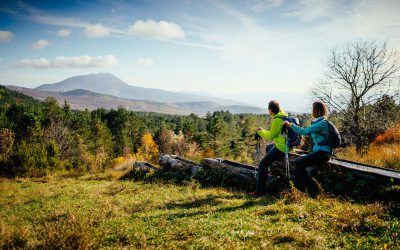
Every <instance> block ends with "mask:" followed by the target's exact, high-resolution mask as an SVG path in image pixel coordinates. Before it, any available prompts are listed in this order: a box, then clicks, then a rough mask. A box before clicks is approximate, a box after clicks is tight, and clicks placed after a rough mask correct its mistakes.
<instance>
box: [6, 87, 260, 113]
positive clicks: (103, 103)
mask: <svg viewBox="0 0 400 250" xmlns="http://www.w3.org/2000/svg"><path fill="white" fill-rule="evenodd" d="M4 87H6V88H7V89H10V90H13V91H17V92H20V93H23V94H25V95H28V96H32V97H33V98H35V99H37V100H41V101H43V100H44V99H45V98H46V97H48V96H51V97H54V98H55V99H56V100H57V101H58V102H59V103H60V104H62V103H64V101H65V100H66V101H67V102H68V103H69V104H70V105H71V107H72V108H73V109H78V110H83V109H91V110H93V109H97V108H101V107H102V108H106V109H116V108H118V107H124V108H126V109H127V110H131V111H142V112H156V113H166V114H176V115H189V114H191V113H195V114H197V115H200V116H204V115H205V114H206V113H207V112H214V111H220V110H228V111H230V112H231V113H253V114H264V113H265V111H264V110H263V109H261V108H257V107H252V106H240V105H231V106H223V105H220V104H218V103H216V102H212V101H208V102H186V103H165V102H156V101H145V100H132V99H125V98H120V97H116V96H112V95H105V94H100V93H95V92H91V91H88V90H84V89H75V90H71V91H66V92H52V91H40V90H37V89H30V88H23V87H18V86H11V85H8V86H4ZM236 106H237V107H236ZM239 111H241V112H239Z"/></svg>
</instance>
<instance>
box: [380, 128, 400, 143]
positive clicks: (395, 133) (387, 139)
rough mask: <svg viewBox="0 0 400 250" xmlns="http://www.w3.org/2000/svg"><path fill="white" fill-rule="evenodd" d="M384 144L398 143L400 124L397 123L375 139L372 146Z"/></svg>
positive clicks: (399, 139)
mask: <svg viewBox="0 0 400 250" xmlns="http://www.w3.org/2000/svg"><path fill="white" fill-rule="evenodd" d="M384 143H400V123H397V124H396V125H394V126H393V127H391V128H389V129H388V130H386V131H385V132H384V133H383V134H380V135H378V136H377V137H376V138H375V141H374V144H384Z"/></svg>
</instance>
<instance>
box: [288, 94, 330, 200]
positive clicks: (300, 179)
mask: <svg viewBox="0 0 400 250" xmlns="http://www.w3.org/2000/svg"><path fill="white" fill-rule="evenodd" d="M327 115H328V112H327V108H326V105H325V104H324V103H323V102H320V101H317V102H314V103H313V109H312V116H313V118H314V120H313V121H312V122H311V126H309V127H307V128H301V127H299V126H296V125H295V124H292V123H289V122H287V121H285V122H284V126H289V127H290V128H291V129H292V130H293V131H294V132H295V133H298V134H301V135H311V138H312V140H313V148H312V153H310V154H308V155H304V156H302V157H299V158H297V159H296V160H295V163H294V166H295V186H296V188H297V189H299V190H300V191H302V192H305V191H306V189H307V191H308V192H309V193H310V194H313V193H315V192H316V190H315V188H316V187H315V185H313V182H312V181H311V179H310V177H309V176H308V174H307V171H306V168H307V167H308V166H311V165H317V166H319V167H320V166H322V165H323V164H324V163H326V162H327V161H329V158H330V156H331V155H332V147H331V146H330V145H329V125H328V123H327V120H326V119H327Z"/></svg>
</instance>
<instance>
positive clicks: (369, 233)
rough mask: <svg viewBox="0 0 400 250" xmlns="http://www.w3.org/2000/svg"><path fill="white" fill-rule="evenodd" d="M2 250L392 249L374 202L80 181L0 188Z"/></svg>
mask: <svg viewBox="0 0 400 250" xmlns="http://www.w3.org/2000/svg"><path fill="white" fill-rule="evenodd" d="M0 207H1V210H0V248H44V249H49V248H52V249H54V248H60V249H62V248H64V249H65V248H67V249H72V248H73V249H87V248H159V249H171V248H173V249H176V248H196V249H197V248H213V249H215V248H226V249H238V248H240V249H250V248H267V249H304V248H311V249H325V248H339V249H340V248H347V249H354V248H374V249H379V248H384V247H385V246H386V247H388V248H390V247H392V248H393V249H396V248H398V247H400V240H399V235H398V232H399V230H400V220H399V218H397V217H395V216H393V215H391V208H390V207H387V206H384V205H382V204H379V203H373V204H364V205H362V204H355V203H352V202H349V201H341V200H338V199H333V198H329V197H319V198H318V199H311V198H309V197H307V196H305V195H303V194H302V193H299V192H297V191H295V190H289V191H287V192H286V193H284V194H283V195H282V197H280V198H274V197H271V196H265V197H261V198H252V197H249V196H247V195H245V194H243V193H238V192H236V191H229V190H225V189H221V188H209V189H204V188H200V187H199V185H198V184H197V183H195V182H189V183H187V184H186V185H173V184H166V183H163V184H161V183H153V184H147V183H141V182H138V183H135V182H130V181H118V180H117V176H116V174H115V173H113V172H111V173H104V174H97V175H86V176H82V177H79V178H73V179H72V178H58V177H57V176H52V177H48V178H47V179H46V178H43V179H40V181H38V180H37V179H17V180H7V179H2V180H1V182H0Z"/></svg>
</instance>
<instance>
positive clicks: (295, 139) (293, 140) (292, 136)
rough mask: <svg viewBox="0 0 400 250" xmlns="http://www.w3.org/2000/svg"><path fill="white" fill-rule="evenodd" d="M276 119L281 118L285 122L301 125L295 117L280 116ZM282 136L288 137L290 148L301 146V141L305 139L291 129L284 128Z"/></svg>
mask: <svg viewBox="0 0 400 250" xmlns="http://www.w3.org/2000/svg"><path fill="white" fill-rule="evenodd" d="M276 118H281V119H282V120H283V121H288V122H290V123H293V124H295V125H297V126H299V125H300V122H299V119H297V118H296V117H294V116H278V117H276ZM282 134H286V135H287V141H286V142H287V143H288V145H289V146H290V147H295V146H297V145H299V144H300V142H301V139H302V138H303V136H302V135H300V134H297V133H295V132H294V131H293V130H292V129H291V128H289V127H284V126H283V127H282Z"/></svg>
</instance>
